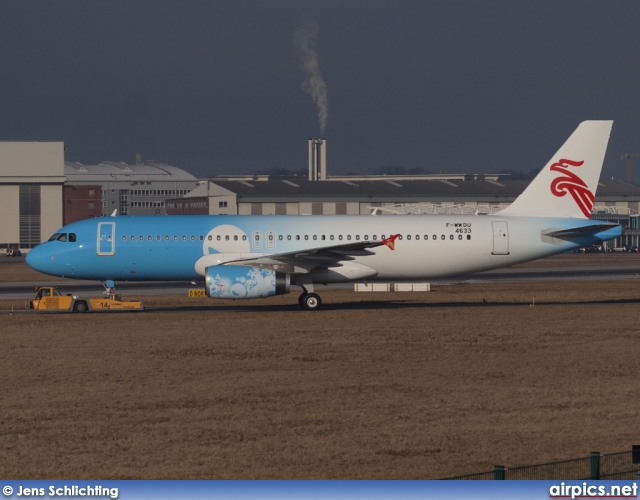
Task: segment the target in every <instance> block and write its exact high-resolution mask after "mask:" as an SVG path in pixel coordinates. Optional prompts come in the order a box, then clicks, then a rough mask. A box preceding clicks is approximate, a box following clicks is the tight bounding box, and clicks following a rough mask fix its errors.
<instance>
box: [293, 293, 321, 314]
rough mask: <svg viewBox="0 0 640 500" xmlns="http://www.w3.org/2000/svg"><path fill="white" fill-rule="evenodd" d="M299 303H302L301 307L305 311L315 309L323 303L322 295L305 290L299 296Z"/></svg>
mask: <svg viewBox="0 0 640 500" xmlns="http://www.w3.org/2000/svg"><path fill="white" fill-rule="evenodd" d="M298 304H300V307H302V309H304V310H305V311H315V310H317V309H319V308H320V306H321V305H322V300H320V295H318V294H317V293H307V292H303V293H302V295H300V297H298Z"/></svg>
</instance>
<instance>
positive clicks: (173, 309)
mask: <svg viewBox="0 0 640 500" xmlns="http://www.w3.org/2000/svg"><path fill="white" fill-rule="evenodd" d="M3 259H4V258H3ZM616 265H625V266H628V267H630V268H633V267H634V266H637V269H638V271H640V255H638V254H624V255H613V254H609V255H599V254H595V255H569V256H559V257H557V258H553V259H545V260H544V261H540V262H539V263H533V264H531V265H530V268H541V269H546V268H548V269H553V268H557V267H570V266H578V267H582V266H587V267H592V266H616ZM636 278H637V274H635V273H633V272H630V273H629V275H628V276H625V277H621V278H620V279H618V280H616V281H597V282H594V281H589V280H581V281H554V282H546V281H544V282H541V281H535V282H524V283H511V282H504V283H501V282H495V283H482V282H479V283H473V284H469V283H460V284H450V285H446V286H437V287H433V289H432V291H431V292H428V293H354V292H352V291H348V290H329V291H326V292H323V299H324V302H325V307H324V308H323V309H322V310H320V311H317V312H311V313H310V312H304V311H301V310H300V309H299V308H298V306H297V303H296V295H287V296H282V297H274V298H271V299H266V300H261V301H247V302H228V301H222V302H214V301H212V300H210V299H205V298H202V299H189V298H188V297H184V296H172V295H155V296H146V297H142V298H143V299H144V300H145V303H146V305H147V307H148V310H146V311H143V312H126V313H109V314H106V313H105V314H90V313H89V314H82V315H80V314H38V313H24V312H22V311H20V312H18V309H20V308H21V307H22V304H23V303H24V301H23V300H17V301H16V300H2V301H0V309H2V310H3V313H2V314H0V325H1V328H0V374H1V380H2V383H1V384H0V400H1V402H2V413H1V414H0V421H1V426H0V477H3V478H5V479H18V478H19V479H46V478H55V479H66V478H74V479H82V478H85V479H89V478H92V479H95V478H101V479H124V478H145V479H165V478H166V479H170V478H171V479H194V478H199V479H223V478H224V479H228V478H235V479H257V478H274V479H275V478H286V479H291V478H297V479H303V478H304V479H306V478H309V479H310V478H334V479H337V478H341V479H351V478H363V479H373V478H375V479H392V478H393V479H395V478H398V479H400V478H406V479H408V478H410V479H431V478H439V477H447V476H452V475H457V474H465V473H473V472H479V471H485V470H490V469H492V468H493V466H494V465H497V464H501V465H507V466H517V465H523V464H530V463H539V462H546V461H551V460H561V459H569V458H574V457H580V456H586V455H588V454H589V452H591V451H601V452H603V453H607V452H615V451H625V450H628V449H630V448H631V445H632V444H638V443H640V435H639V432H638V428H639V423H640V417H638V412H637V394H638V393H640V380H639V379H638V376H637V371H638V359H639V358H640V345H639V343H638V336H639V334H640V327H639V326H638V308H639V307H640V278H637V279H636ZM38 279H41V280H42V281H43V282H44V281H45V280H46V278H45V277H43V276H39V275H34V274H33V272H32V271H30V270H28V269H27V268H26V267H25V266H24V264H23V263H22V262H19V261H18V262H13V261H12V262H10V263H7V262H3V263H2V265H0V281H8V280H20V281H32V280H34V281H35V280H38ZM534 303H535V305H533V304H534ZM11 307H14V314H11V313H10V312H9V311H10V309H11Z"/></svg>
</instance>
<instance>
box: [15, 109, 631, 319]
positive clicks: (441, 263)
mask: <svg viewBox="0 0 640 500" xmlns="http://www.w3.org/2000/svg"><path fill="white" fill-rule="evenodd" d="M612 125H613V122H612V121H604V120H602V121H601V120H593V121H584V122H582V123H581V124H580V125H579V126H578V127H577V129H576V130H575V131H574V132H573V134H571V136H570V137H569V139H567V141H566V142H565V143H564V144H563V145H562V146H561V147H560V149H559V150H558V152H557V153H556V154H555V155H554V156H553V157H552V158H551V159H550V160H549V162H548V163H547V164H546V166H545V167H544V168H543V169H542V170H541V171H540V173H539V174H538V175H537V176H536V177H535V179H534V180H533V181H532V182H531V183H530V184H529V186H527V188H526V189H525V190H524V192H523V193H522V194H521V195H520V196H519V197H518V198H516V200H515V201H514V202H513V203H512V204H511V205H509V206H508V207H506V208H505V209H503V210H502V211H500V212H497V213H494V214H483V215H481V214H478V215H410V216H372V215H353V216H349V215H256V216H253V215H166V216H107V217H99V218H95V219H87V220H83V221H79V222H74V223H72V224H69V225H67V226H65V227H63V228H61V229H60V230H58V231H57V232H56V233H55V234H54V235H53V236H51V238H50V239H49V241H47V242H44V243H42V244H40V245H38V246H36V247H35V248H33V249H32V250H31V251H30V252H29V253H28V254H27V257H26V261H27V264H28V265H29V266H30V267H31V268H33V269H35V270H36V271H40V272H42V273H45V274H49V275H53V276H60V277H68V278H76V279H82V280H99V281H101V282H103V284H104V286H105V288H106V289H107V293H113V291H114V287H115V282H116V281H169V280H176V281H183V280H184V281H199V282H202V280H204V286H205V291H206V295H207V296H208V297H211V298H214V299H215V298H218V299H253V298H260V297H269V296H274V295H282V294H286V293H289V292H290V289H291V286H298V287H300V288H301V289H302V294H301V295H300V297H299V300H298V302H299V304H300V306H301V307H302V308H303V309H305V310H309V311H312V310H317V309H319V308H320V307H321V298H320V296H319V295H318V294H317V293H315V292H314V285H317V284H329V283H348V282H354V283H355V282H367V283H368V282H376V281H391V280H393V281H415V280H430V279H437V278H444V277H449V276H455V275H460V274H470V273H475V272H480V271H486V270H490V269H496V268H500V267H505V266H512V265H514V264H519V263H522V262H527V261H531V260H535V259H540V258H543V257H549V256H551V255H555V254H559V253H563V252H567V251H570V250H575V249H578V248H580V247H585V246H589V245H592V244H595V243H600V242H603V241H607V240H610V239H612V238H616V237H618V236H620V235H621V234H622V229H621V227H620V226H619V225H617V224H613V223H608V222H603V221H592V220H590V218H589V217H590V213H591V209H592V208H593V204H594V196H595V192H596V188H597V186H598V180H599V177H600V172H601V169H602V163H603V160H604V155H605V151H606V148H607V144H608V141H609V135H610V133H611V128H612Z"/></svg>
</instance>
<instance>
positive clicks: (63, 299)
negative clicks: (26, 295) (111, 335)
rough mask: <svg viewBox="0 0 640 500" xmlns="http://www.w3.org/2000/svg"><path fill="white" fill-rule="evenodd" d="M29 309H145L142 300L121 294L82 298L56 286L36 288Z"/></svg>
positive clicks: (81, 311) (79, 311)
mask: <svg viewBox="0 0 640 500" xmlns="http://www.w3.org/2000/svg"><path fill="white" fill-rule="evenodd" d="M29 309H35V310H37V311H69V312H77V313H83V312H87V311H106V310H109V309H112V310H116V309H118V310H123V309H137V310H142V309H144V304H143V303H142V302H126V301H122V300H120V296H119V295H109V296H108V297H106V298H89V299H84V298H80V297H78V296H77V295H72V294H70V293H69V294H66V295H62V294H61V293H60V292H59V291H58V289H57V288H56V287H53V286H42V287H37V288H36V294H35V295H34V297H33V300H31V301H29Z"/></svg>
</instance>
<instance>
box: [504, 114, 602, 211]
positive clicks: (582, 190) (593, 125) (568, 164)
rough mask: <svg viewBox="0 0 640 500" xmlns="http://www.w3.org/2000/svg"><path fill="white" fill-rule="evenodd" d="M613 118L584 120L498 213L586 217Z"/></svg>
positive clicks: (598, 176)
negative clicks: (509, 203) (513, 199)
mask: <svg viewBox="0 0 640 500" xmlns="http://www.w3.org/2000/svg"><path fill="white" fill-rule="evenodd" d="M612 125H613V121H611V120H598V121H595V120H594V121H584V122H582V123H581V124H580V125H578V128H577V129H576V130H575V131H574V132H573V134H571V136H570V137H569V138H568V139H567V141H566V142H565V143H564V144H563V145H562V147H561V148H560V149H559V150H558V152H557V153H556V154H555V155H553V157H552V158H551V160H549V162H548V163H547V165H546V166H545V167H544V168H543V169H542V170H541V171H540V173H539V174H538V175H537V176H536V178H535V179H533V181H531V184H529V185H528V186H527V188H526V189H525V190H524V192H523V193H522V194H521V195H520V196H518V198H517V199H516V200H515V201H514V202H513V203H512V204H511V205H509V206H508V207H507V208H505V209H504V210H502V211H501V212H500V213H501V214H504V215H534V216H557V217H572V218H577V219H585V218H586V219H588V218H589V216H590V214H591V209H592V208H593V200H594V197H595V194H596V188H597V187H598V181H599V179H600V172H601V171H602V162H603V161H604V154H605V152H606V150H607V143H608V142H609V135H610V134H611V127H612Z"/></svg>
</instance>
